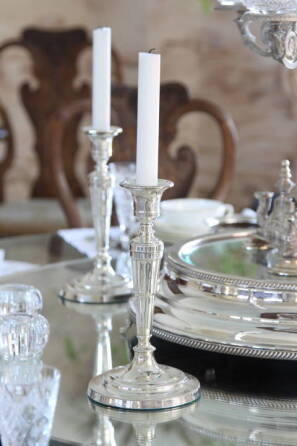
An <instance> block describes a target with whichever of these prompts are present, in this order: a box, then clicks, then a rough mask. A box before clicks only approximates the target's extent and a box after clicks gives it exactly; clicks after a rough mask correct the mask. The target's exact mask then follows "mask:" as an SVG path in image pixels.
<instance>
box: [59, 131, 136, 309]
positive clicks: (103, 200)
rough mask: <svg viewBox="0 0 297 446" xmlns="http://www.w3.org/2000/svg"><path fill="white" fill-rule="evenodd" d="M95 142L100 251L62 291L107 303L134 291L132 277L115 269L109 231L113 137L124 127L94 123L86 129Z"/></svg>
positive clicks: (93, 186)
mask: <svg viewBox="0 0 297 446" xmlns="http://www.w3.org/2000/svg"><path fill="white" fill-rule="evenodd" d="M83 131H84V133H85V134H86V135H87V136H88V137H89V139H90V141H91V143H92V152H91V153H92V158H93V160H94V162H95V169H94V171H93V172H91V173H90V174H89V188H90V196H91V206H92V215H93V223H94V229H95V236H96V246H97V255H96V258H95V264H94V269H93V270H92V271H91V272H90V273H88V274H86V275H85V276H84V277H83V278H80V279H77V280H75V281H74V282H73V283H70V284H68V285H67V286H66V288H65V289H64V290H63V291H62V296H61V297H62V298H63V299H66V300H71V301H76V302H80V303H100V302H104V303H107V302H109V301H110V300H111V301H114V298H115V296H127V295H129V294H131V283H130V279H129V278H128V277H122V276H120V275H118V274H116V272H115V271H114V269H113V267H112V265H111V256H110V254H109V231H110V220H111V212H112V195H113V187H114V176H113V174H112V173H111V172H110V171H109V168H108V165H107V163H108V160H109V158H110V157H111V155H112V142H113V139H114V138H115V137H116V136H117V135H119V134H120V133H121V132H122V129H121V128H120V127H111V128H110V131H106V132H101V131H98V130H96V129H94V128H91V127H86V128H84V129H83Z"/></svg>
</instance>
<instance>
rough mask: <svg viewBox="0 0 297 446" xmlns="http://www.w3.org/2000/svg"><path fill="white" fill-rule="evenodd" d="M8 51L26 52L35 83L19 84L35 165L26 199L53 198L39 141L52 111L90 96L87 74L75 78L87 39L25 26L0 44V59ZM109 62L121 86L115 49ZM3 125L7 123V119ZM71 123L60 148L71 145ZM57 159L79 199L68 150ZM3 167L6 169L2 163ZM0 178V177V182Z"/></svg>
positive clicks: (42, 141)
mask: <svg viewBox="0 0 297 446" xmlns="http://www.w3.org/2000/svg"><path fill="white" fill-rule="evenodd" d="M13 47H21V48H23V49H25V50H27V51H28V52H29V55H30V58H31V61H32V67H33V76H34V78H35V79H36V80H37V83H36V86H35V87H33V86H31V85H30V84H29V83H28V82H26V83H23V84H22V85H21V86H20V97H21V100H22V103H23V105H24V107H25V109H26V112H27V114H28V116H29V119H30V120H31V123H32V125H33V129H34V133H35V135H34V137H35V151H36V154H37V158H38V163H39V169H38V171H39V173H38V178H37V180H36V182H35V184H34V186H33V189H32V196H33V197H53V196H54V191H53V188H52V180H51V176H50V172H49V167H48V164H47V162H46V161H45V159H46V158H47V154H46V151H47V150H48V147H47V145H46V141H45V138H46V129H47V126H48V121H49V119H50V117H51V116H52V115H53V114H54V113H55V112H57V111H58V110H60V109H62V108H63V107H65V106H66V105H67V104H70V103H72V102H73V101H77V100H82V99H84V98H88V97H89V96H90V86H89V83H90V82H89V81H90V79H88V74H87V73H81V78H79V77H78V72H79V70H80V65H82V62H84V66H85V65H86V63H85V62H86V61H85V59H83V57H84V56H85V55H86V54H87V50H89V49H90V48H91V41H90V38H89V36H88V34H87V32H86V31H85V30H84V29H81V28H73V29H69V30H46V29H38V28H27V29H25V30H24V31H23V33H22V35H21V36H20V38H18V39H15V40H10V41H7V42H5V43H3V44H2V45H0V55H1V54H2V53H3V52H4V51H5V50H7V49H9V48H13ZM112 59H113V64H112V65H113V79H114V81H116V82H117V83H121V82H122V71H121V61H120V58H119V56H118V54H117V52H116V51H115V50H113V52H112ZM90 60H91V58H90ZM89 72H90V70H89ZM11 119H13V116H12V117H11ZM6 121H8V117H7V115H6ZM77 125H78V122H77V121H75V119H73V120H72V121H71V123H69V125H68V126H67V131H66V133H65V135H64V143H65V144H66V146H65V147H69V148H70V147H73V146H74V145H75V142H76V136H75V129H76V127H77ZM63 158H64V165H65V169H66V171H67V177H68V179H69V181H70V183H71V188H72V190H73V192H74V194H75V195H81V194H82V190H81V186H80V184H79V182H78V181H77V179H76V176H75V173H74V162H73V158H72V150H64V151H63ZM5 166H6V168H8V167H9V165H8V164H7V163H6V164H5ZM1 173H2V171H0V174H1ZM2 180H3V176H1V180H0V181H2ZM2 197H3V188H2V183H1V182H0V199H1V198H2Z"/></svg>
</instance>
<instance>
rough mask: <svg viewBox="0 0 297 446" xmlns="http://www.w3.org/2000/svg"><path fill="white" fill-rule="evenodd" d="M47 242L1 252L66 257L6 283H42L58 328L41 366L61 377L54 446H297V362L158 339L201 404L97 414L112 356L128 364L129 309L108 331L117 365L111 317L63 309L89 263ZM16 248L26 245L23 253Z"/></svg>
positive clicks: (28, 240)
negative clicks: (95, 380)
mask: <svg viewBox="0 0 297 446" xmlns="http://www.w3.org/2000/svg"><path fill="white" fill-rule="evenodd" d="M18 239H23V240H20V242H21V241H22V244H21V243H16V242H17V241H18ZM50 239H51V236H38V237H34V236H33V237H32V236H30V237H24V238H22V237H21V238H17V239H16V238H14V239H10V240H9V239H4V240H3V241H2V243H0V249H1V248H2V246H3V247H5V249H7V252H8V253H10V254H9V255H11V256H14V255H17V253H18V252H19V255H20V256H22V257H21V258H22V259H23V260H25V261H29V262H30V261H32V258H33V257H32V258H30V255H32V256H33V255H34V256H35V258H37V257H38V258H39V259H41V260H42V259H43V260H44V262H43V263H44V264H45V263H47V256H48V258H50V259H52V261H54V258H56V259H57V258H59V260H60V263H56V264H55V263H52V264H49V265H44V266H42V267H40V268H38V269H36V270H32V271H26V272H22V273H17V274H15V275H13V276H10V277H9V282H11V283H24V284H31V285H34V286H36V287H37V288H39V289H40V290H41V292H42V294H43V296H44V311H43V313H44V315H45V316H46V317H47V318H48V320H49V322H50V326H51V335H50V341H49V344H48V346H47V348H46V351H45V356H44V362H45V363H46V364H49V365H52V366H54V367H57V368H58V369H59V370H60V371H61V375H62V380H61V387H60V393H59V400H58V405H57V410H56V414H55V422H54V427H53V432H52V435H53V438H54V439H55V441H56V443H55V442H54V441H53V442H52V445H53V446H54V445H55V446H56V445H59V446H60V443H59V442H65V444H76V445H84V446H87V445H88V446H91V445H94V446H99V445H103V446H111V445H112V446H116V445H117V446H126V445H128V446H130V445H131V446H133V445H136V444H142V445H150V444H152V445H156V446H158V445H162V446H165V445H172V446H232V445H235V444H238V443H240V444H244V445H261V444H263V445H264V444H265V445H267V444H271V445H296V444H297V440H296V438H297V384H296V379H295V378H296V363H295V362H294V361H292V362H287V361H263V360H262V361H259V360H257V359H253V358H239V357H231V356H227V355H222V354H221V355H220V354H213V353H209V352H202V351H198V350H192V349H190V348H188V347H183V346H178V345H175V344H170V343H168V342H166V341H162V340H161V339H157V338H154V339H153V344H154V345H156V346H157V352H156V356H157V360H158V361H159V362H163V363H166V364H168V365H173V366H177V367H181V368H183V370H185V371H187V372H190V373H193V374H195V375H196V376H198V378H199V379H200V381H201V384H202V397H201V400H200V401H199V402H198V404H197V405H195V406H192V407H188V408H185V409H184V410H183V411H171V412H170V413H166V412H163V413H157V414H152V413H145V414H143V413H133V412H120V411H114V410H108V409H102V408H99V407H97V410H96V411H94V410H93V409H92V408H91V407H90V406H89V404H88V400H87V397H86V388H87V385H88V382H89V380H90V378H91V377H92V376H93V375H94V373H95V371H98V370H100V368H102V367H104V366H106V364H109V363H110V362H109V361H110V360H111V359H112V363H113V365H114V366H116V365H119V364H125V363H127V362H128V361H129V356H130V347H131V344H133V341H134V329H133V327H129V328H127V329H126V330H125V332H124V334H123V333H122V332H121V330H120V329H121V327H123V326H125V327H128V322H127V321H128V315H127V307H126V306H125V305H123V306H121V307H119V308H117V311H115V312H114V315H113V317H112V330H111V331H110V337H111V352H112V358H110V357H107V356H104V352H105V353H106V350H108V348H107V347H108V346H107V345H106V337H105V338H104V336H103V337H102V336H101V335H102V321H103V320H104V321H108V323H107V324H105V326H108V327H109V328H111V327H110V322H111V318H110V316H111V314H109V313H107V314H106V313H104V312H103V310H102V308H100V309H94V306H92V315H90V314H89V310H88V308H86V307H85V306H84V305H81V304H79V305H78V306H74V307H68V306H66V307H65V306H64V305H62V303H61V302H60V301H59V299H58V297H57V294H58V291H59V290H60V289H61V287H63V285H64V284H65V283H66V282H68V281H70V280H72V279H73V278H74V277H77V276H79V275H81V274H84V273H85V271H86V270H87V269H88V268H89V267H90V261H89V259H84V258H81V257H82V256H81V255H80V254H79V253H76V252H75V250H73V249H72V248H71V247H67V246H65V247H64V248H63V250H62V251H60V254H59V255H57V254H55V256H54V257H53V256H52V254H51V253H50V250H49V248H48V246H49V240H50ZM10 242H11V243H10ZM34 243H35V245H34ZM18 244H19V246H21V245H22V248H21V249H20V250H19V251H18V246H17V245H18ZM30 246H31V248H32V249H30ZM26 253H27V256H26V257H25V254H26ZM61 253H62V254H61ZM64 256H65V257H66V258H65V257H64ZM14 259H20V257H18V258H17V257H14ZM63 260H66V261H63ZM36 263H37V262H36ZM38 263H40V264H41V263H42V261H40V260H39V262H38ZM0 283H7V279H6V278H5V277H2V278H0ZM103 338H104V339H105V341H104V340H102V339H103ZM100 352H101V353H100Z"/></svg>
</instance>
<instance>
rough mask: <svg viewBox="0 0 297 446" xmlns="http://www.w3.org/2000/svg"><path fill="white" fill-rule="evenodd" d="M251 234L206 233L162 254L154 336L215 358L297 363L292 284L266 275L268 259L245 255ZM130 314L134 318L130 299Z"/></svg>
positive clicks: (295, 281) (296, 297)
mask: <svg viewBox="0 0 297 446" xmlns="http://www.w3.org/2000/svg"><path fill="white" fill-rule="evenodd" d="M252 234H253V232H252V231H250V230H246V231H235V232H232V233H230V232H228V233H219V234H210V235H206V236H203V237H200V238H197V239H195V240H190V241H186V242H183V243H180V244H178V245H175V246H173V247H172V248H170V249H169V250H168V251H167V253H166V256H165V261H164V271H163V275H162V277H161V281H160V293H159V295H158V296H157V298H156V301H155V313H154V319H153V334H154V335H156V336H158V337H160V338H162V339H165V340H167V341H170V342H174V343H177V344H181V345H185V346H188V347H191V348H196V349H202V350H208V351H213V352H218V353H225V354H230V355H238V356H249V357H257V358H267V359H282V360H296V359H297V278H292V277H290V278H284V277H278V276H273V275H271V274H270V273H269V272H268V270H267V265H268V264H269V262H270V256H271V255H273V253H263V252H251V251H248V250H246V245H247V244H248V242H249V239H250V237H251V235H252ZM130 307H131V310H132V313H134V314H135V308H136V302H135V300H134V299H132V300H131V302H130Z"/></svg>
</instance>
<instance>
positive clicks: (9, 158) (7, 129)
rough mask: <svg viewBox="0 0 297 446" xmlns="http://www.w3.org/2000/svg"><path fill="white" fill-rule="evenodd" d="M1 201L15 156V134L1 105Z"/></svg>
mask: <svg viewBox="0 0 297 446" xmlns="http://www.w3.org/2000/svg"><path fill="white" fill-rule="evenodd" d="M0 152H1V158H0V201H3V199H4V179H5V173H6V171H7V170H8V169H9V168H10V167H11V165H12V162H13V156H14V144H13V134H12V129H11V126H10V122H9V119H8V116H7V114H6V112H5V110H4V108H3V107H2V106H1V105H0Z"/></svg>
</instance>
